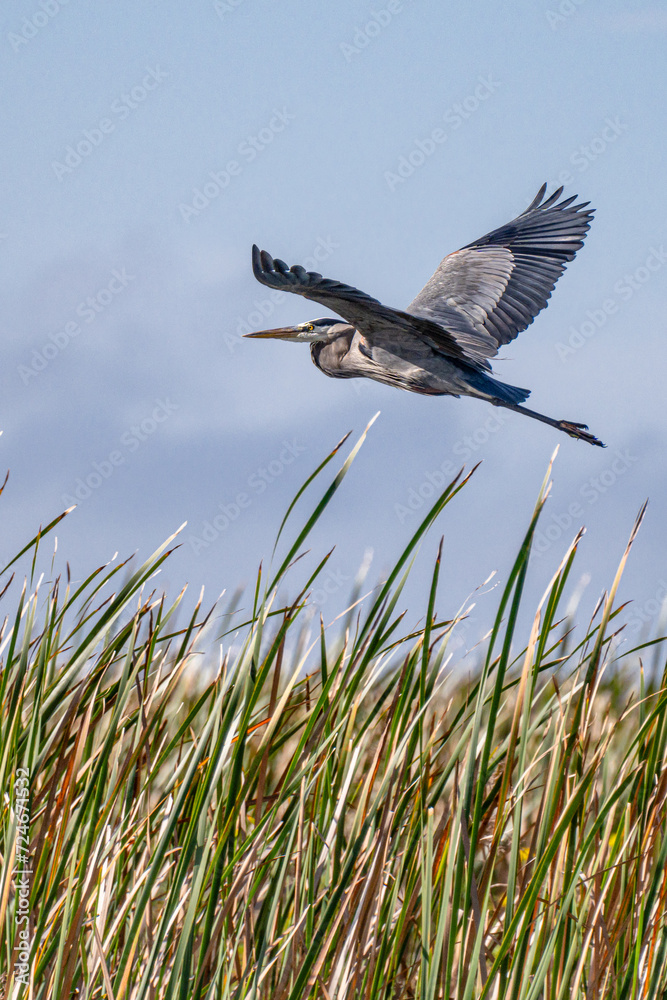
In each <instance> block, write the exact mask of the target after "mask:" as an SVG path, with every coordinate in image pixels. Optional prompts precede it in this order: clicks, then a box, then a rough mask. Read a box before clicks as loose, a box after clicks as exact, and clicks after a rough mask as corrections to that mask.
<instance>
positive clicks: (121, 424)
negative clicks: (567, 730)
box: [0, 0, 667, 636]
mask: <svg viewBox="0 0 667 1000" xmlns="http://www.w3.org/2000/svg"><path fill="white" fill-rule="evenodd" d="M0 18H1V20H0V44H2V46H3V48H4V53H3V58H2V60H1V61H0V78H1V82H2V90H3V95H4V101H3V108H2V111H1V114H2V118H3V152H4V161H5V167H4V177H5V184H4V186H3V189H4V198H3V199H2V206H1V209H0V269H1V271H2V278H3V287H4V288H5V290H6V294H5V299H4V306H5V307H4V309H3V318H2V324H3V330H2V342H3V346H4V355H5V357H4V364H3V370H2V403H1V406H0V428H1V429H2V431H3V433H2V437H0V449H1V459H2V464H3V465H4V466H5V467H6V468H9V469H10V473H11V474H10V482H9V486H8V487H7V490H6V492H5V494H4V495H3V497H2V503H3V516H4V522H3V523H4V532H3V538H2V543H1V544H0V555H1V556H3V557H9V556H10V555H12V554H13V553H14V551H15V550H16V549H17V548H18V547H19V546H20V545H21V544H23V543H24V542H25V540H27V538H28V537H30V536H31V535H32V534H33V533H34V531H35V529H36V527H37V525H38V524H39V523H40V522H46V521H47V520H49V519H50V518H51V517H53V516H55V515H56V514H57V513H59V512H60V511H61V510H62V509H63V508H64V507H65V506H67V504H68V502H69V499H70V498H72V497H74V498H75V499H77V500H78V502H79V506H78V507H77V510H76V511H74V512H73V513H72V514H71V515H70V516H69V517H68V518H67V519H66V520H65V521H64V522H63V524H62V525H61V526H60V529H59V552H60V554H61V556H62V558H63V559H64V558H67V559H68V560H69V562H70V565H71V566H72V571H73V573H74V575H75V577H79V576H83V575H84V574H85V573H86V572H88V571H89V570H90V569H91V568H92V567H94V566H95V565H97V564H98V563H100V562H103V561H106V560H107V559H109V558H110V557H111V556H112V555H113V554H114V552H116V551H119V552H120V553H121V554H122V555H128V554H129V553H131V552H133V551H135V550H138V552H139V554H140V555H141V556H146V555H148V554H149V553H150V551H152V550H153V549H154V548H155V547H157V545H158V544H160V543H161V542H162V541H163V540H164V538H165V537H167V535H169V534H170V533H171V532H172V531H174V530H175V529H176V528H177V527H178V526H179V525H180V524H181V523H182V522H184V521H187V522H188V525H187V527H186V528H185V529H184V531H183V534H182V541H183V544H182V546H181V548H180V549H179V550H178V552H177V553H175V555H174V557H173V558H172V559H171V561H170V563H169V565H168V568H167V569H166V570H165V572H164V573H163V578H164V586H166V587H168V588H169V589H170V591H172V592H176V590H179V589H180V587H181V586H182V585H183V584H184V583H185V582H186V581H187V582H189V583H190V585H191V586H192V588H193V590H194V591H195V592H198V591H199V588H200V586H201V585H202V584H205V585H206V588H207V593H208V594H209V596H210V598H211V600H212V599H213V598H214V597H215V596H216V595H217V594H218V593H219V592H220V591H221V590H222V589H223V588H227V589H228V590H232V589H234V588H235V587H236V586H237V585H238V584H239V583H241V582H243V581H247V580H252V578H253V576H254V573H255V570H256V566H257V564H258V562H259V560H260V559H261V558H262V557H266V556H268V554H269V553H270V549H271V545H272V541H273V538H274V536H275V532H276V529H277V526H278V525H279V523H280V520H281V518H282V514H283V512H284V510H285V507H286V505H287V503H288V502H289V500H290V498H291V496H292V495H293V494H294V492H295V491H296V489H297V488H298V486H299V485H300V483H301V482H302V481H303V479H304V478H305V477H306V476H307V475H308V474H309V473H310V472H311V471H312V469H313V468H314V467H315V465H316V464H317V463H318V461H319V460H320V459H321V458H322V457H323V455H324V454H325V453H326V452H327V451H328V450H329V449H330V448H331V447H333V445H334V444H335V443H336V442H337V441H338V440H339V439H340V438H341V437H342V435H343V434H344V433H346V432H347V431H348V430H350V429H354V431H355V433H360V432H361V431H362V430H363V428H364V426H365V425H366V423H367V422H368V420H369V419H370V418H371V416H372V415H373V414H374V413H375V412H376V411H377V410H381V416H380V417H379V419H378V421H377V422H376V423H375V425H374V426H373V428H372V430H371V433H370V435H369V438H368V440H367V442H366V445H365V447H364V449H363V451H362V453H361V454H360V456H359V458H358V459H357V461H356V462H355V465H354V466H353V469H352V471H351V473H350V474H349V476H348V478H347V479H346V481H345V483H344V486H343V487H342V488H341V490H340V491H339V493H338V494H337V496H336V498H335V500H334V502H333V503H332V504H331V506H330V508H329V510H328V512H327V514H326V517H325V518H324V519H323V520H322V522H321V523H320V525H319V527H318V530H317V532H316V534H315V535H314V536H313V539H312V550H313V558H314V556H315V555H321V554H323V553H324V552H325V551H327V550H328V549H329V548H330V547H331V545H332V544H334V543H335V544H336V550H335V552H334V554H333V556H332V558H331V561H330V567H331V569H330V575H329V577H328V584H327V587H326V588H325V586H324V583H323V585H322V587H321V588H319V592H318V593H317V595H316V599H317V601H318V602H319V604H318V606H319V607H320V608H321V610H322V612H323V614H324V615H325V618H326V617H327V616H328V615H329V613H331V617H333V615H334V614H335V613H336V612H337V611H338V610H340V607H342V605H343V602H344V598H345V596H346V593H347V589H348V588H349V586H350V584H351V580H352V578H353V576H354V573H355V571H356V569H357V567H358V565H359V564H360V562H361V561H362V560H363V558H364V553H365V552H367V550H369V549H371V550H373V553H374V556H373V563H372V566H371V570H370V574H369V580H374V579H377V576H378V575H379V574H381V573H382V571H383V570H385V569H386V568H387V567H389V566H391V564H392V560H393V558H395V556H396V555H397V554H398V552H400V550H401V549H402V547H403V545H404V544H405V542H406V540H407V538H408V536H409V533H410V530H411V529H413V528H415V527H416V525H417V523H418V517H419V513H420V510H421V511H422V512H423V511H425V510H426V503H427V500H428V498H429V492H430V490H432V489H434V484H437V483H438V482H440V479H441V477H442V476H443V475H445V471H447V472H448V470H449V469H450V467H452V466H455V467H456V468H458V467H460V466H461V465H463V464H464V463H465V464H466V465H467V467H470V465H471V464H473V463H474V462H476V461H478V460H480V459H481V460H482V465H481V466H480V468H479V469H478V471H477V473H476V474H475V476H474V477H473V480H472V481H471V483H470V484H469V485H468V487H467V488H466V490H465V493H464V494H463V495H462V496H460V497H459V498H458V499H457V500H456V501H455V503H454V504H453V505H452V506H451V507H449V508H448V510H447V511H446V513H445V514H444V515H443V517H442V519H441V522H440V524H439V531H435V532H434V533H433V534H432V535H431V536H430V537H429V538H428V540H427V541H426V542H425V543H424V545H423V546H422V549H421V553H420V556H419V560H418V563H417V567H416V571H415V575H414V578H413V581H412V583H411V585H410V588H409V589H408V591H407V592H406V602H407V603H408V604H409V607H410V611H411V614H413V617H414V618H415V619H416V618H417V617H418V616H419V614H420V613H421V611H422V609H423V607H424V605H425V595H426V588H427V580H428V576H429V575H430V566H431V563H432V560H433V557H434V555H435V550H436V547H437V541H438V535H439V533H440V532H442V533H443V534H444V536H445V549H444V551H445V558H444V571H443V585H442V592H441V598H440V611H441V613H442V614H449V613H451V612H452V611H455V610H456V608H458V606H459V605H460V603H461V602H462V601H463V600H464V599H465V597H466V596H467V594H468V593H469V592H471V591H472V590H474V588H475V587H477V586H478V585H479V584H480V583H481V582H482V581H483V580H484V579H485V578H486V577H487V576H488V575H489V573H490V572H491V571H492V570H496V571H497V579H498V580H500V581H501V582H502V581H503V580H504V579H506V576H507V572H508V567H509V565H510V560H511V558H512V556H513V555H514V554H515V552H516V549H517V545H518V542H519V540H520V538H521V536H522V533H523V531H524V530H525V526H526V524H527V521H528V518H529V516H530V512H531V511H532V507H533V504H534V501H535V497H536V495H537V491H538V488H539V485H540V483H541V481H542V478H543V476H544V472H545V469H546V466H547V463H548V460H549V457H550V456H551V454H552V452H553V450H554V448H555V446H556V445H557V444H559V445H560V451H559V454H558V457H557V460H556V465H555V470H554V488H553V493H552V497H551V499H550V500H549V502H548V505H547V510H546V511H545V515H544V520H543V535H542V538H541V542H540V549H541V551H540V552H539V554H538V555H537V556H536V557H535V558H534V559H533V563H532V567H531V576H530V587H531V589H532V591H533V592H534V594H535V595H538V594H539V593H540V592H541V588H542V587H543V586H544V584H545V583H546V581H548V579H549V577H550V575H551V573H552V572H553V570H554V568H555V566H556V565H557V562H558V559H559V558H560V555H561V554H562V552H563V551H564V549H565V547H566V545H567V543H568V542H569V540H570V538H571V537H572V535H573V534H574V532H575V531H576V529H577V528H578V527H579V526H580V524H585V525H586V527H587V534H586V537H585V539H584V543H583V545H582V549H581V554H580V556H579V559H578V567H579V568H578V573H577V580H578V579H579V578H580V577H581V576H582V574H587V576H588V577H589V578H590V579H589V582H588V585H587V588H586V590H585V599H584V600H585V602H586V601H588V604H589V605H590V606H592V605H593V604H594V602H595V600H596V598H597V596H598V595H599V593H600V591H601V590H602V588H604V587H605V586H608V585H609V583H610V579H611V575H612V573H613V570H614V568H615V566H616V564H617V562H618V559H619V558H620V555H621V553H622V550H623V547H624V544H625V541H626V538H627V535H628V533H629V531H630V528H631V526H632V522H633V520H634V516H635V514H636V512H637V510H638V509H639V507H640V505H641V503H642V501H643V500H644V499H645V498H646V497H647V496H648V497H649V498H650V501H651V502H650V505H649V512H648V515H647V520H646V523H645V526H644V529H643V531H642V533H641V534H640V536H639V539H638V541H637V544H636V547H635V550H634V552H633V556H632V559H631V561H630V564H629V566H628V571H627V575H626V581H625V585H624V590H623V593H624V595H625V596H627V597H632V598H633V599H634V600H635V609H636V612H637V614H638V615H639V618H641V616H642V615H643V616H644V617H645V618H652V617H654V616H655V608H657V606H658V604H659V603H660V601H661V599H662V597H663V596H664V594H665V592H667V583H666V582H665V581H666V580H667V565H666V564H665V559H664V551H665V541H666V538H667V528H666V525H667V490H666V485H667V457H666V455H665V449H664V443H663V442H664V425H665V402H664V392H663V383H664V372H665V361H666V358H667V346H666V345H665V319H664V301H665V285H666V277H667V255H666V254H665V250H666V246H665V244H667V233H666V232H665V228H666V227H665V194H664V163H665V160H666V158H667V157H666V153H667V150H666V149H665V146H666V144H667V139H666V136H667V129H666V127H665V125H666V122H665V113H664V101H663V93H664V46H665V36H666V34H667V12H666V11H665V8H664V7H662V6H658V5H657V4H651V3H633V2H626V3H623V4H621V3H613V2H612V3H606V4H602V3H600V2H596V0H580V2H578V3H576V2H574V0H559V2H553V0H548V2H544V3H541V2H540V3H531V4H527V3H526V4H515V5H512V6H511V9H509V10H508V8H507V5H502V4H499V3H481V4H476V5H474V6H473V5H460V4H449V3H447V4H435V3H430V4H429V3H426V2H425V0H401V2H397V0H391V2H389V0H376V2H375V3H370V2H352V0H339V2H338V3H336V4H331V5H319V6H317V7H316V6H315V5H313V4H312V3H310V4H309V3H305V2H301V0H293V2H289V3H284V4H275V3H272V2H269V0H228V2H227V0H219V2H217V3H215V2H213V0H211V2H206V3H200V4H193V5H185V4H176V3H174V2H163V3H160V4H157V3H145V4H141V5H133V4H130V3H126V2H119V3H116V4H114V5H113V6H108V5H96V4H92V3H86V2H83V0H69V2H68V3H66V4H62V3H60V2H58V0H41V2H40V0H34V2H33V0H30V2H25V3H24V2H17V0H11V2H9V3H7V4H5V5H4V6H3V10H2V14H1V15H0ZM436 134H437V141H435V139H434V136H435V135H436ZM545 180H546V181H548V182H549V184H550V186H554V185H555V184H558V183H561V182H564V183H565V184H566V193H567V194H579V195H580V197H581V198H582V199H584V200H590V201H591V202H592V204H593V206H594V207H595V209H596V218H595V221H594V223H593V226H592V228H591V231H590V233H589V235H588V238H587V240H586V245H585V247H584V248H583V250H582V251H581V252H580V254H579V255H578V257H577V259H576V261H574V262H573V264H572V265H570V267H569V268H568V270H567V271H566V273H565V275H564V276H563V277H562V278H561V280H560V281H559V283H558V285H557V287H556V291H555V293H554V296H553V299H552V301H551V303H550V305H549V308H548V310H547V311H546V312H544V313H542V314H541V315H540V316H539V317H538V319H537V321H536V322H535V324H534V325H533V326H531V327H530V328H529V329H528V330H527V331H526V332H525V333H523V334H522V335H521V336H520V337H519V338H518V340H517V341H515V342H514V343H512V344H511V345H509V346H508V348H506V349H504V350H503V351H502V352H501V358H502V359H504V360H498V361H497V362H496V363H495V364H494V370H495V372H496V374H497V375H498V376H499V377H500V378H502V379H504V380H505V381H508V382H511V383H513V384H515V385H522V386H524V385H525V386H529V387H531V388H532V390H533V392H532V396H531V403H530V405H532V406H533V407H534V408H535V409H538V410H541V411H542V412H545V413H548V414H550V415H553V416H555V417H558V418H567V419H573V420H579V421H585V422H586V423H588V424H589V425H590V427H591V429H592V431H593V432H594V433H596V434H597V435H599V436H600V437H601V438H602V439H603V440H605V441H606V442H607V443H608V448H607V450H606V451H601V450H598V449H592V448H590V447H587V446H586V445H584V444H582V443H579V442H576V441H572V440H570V439H569V438H567V437H565V436H564V435H559V434H557V433H556V432H555V431H552V430H551V429H550V428H548V427H545V426H542V425H540V424H538V423H536V422H533V421H529V420H527V419H525V418H523V417H520V416H518V415H515V414H508V415H507V416H508V419H501V420H498V411H497V410H494V409H493V408H491V407H489V406H487V405H486V404H482V403H479V402H477V401H474V400H465V399H464V400H453V399H446V398H444V399H429V398H422V397H418V396H415V395H413V394H407V393H399V392H394V391H392V390H390V389H387V388H385V387H383V386H380V385H377V384H373V383H370V382H366V381H350V382H338V381H335V380H329V379H326V378H324V377H323V376H322V375H321V373H319V372H317V371H316V369H315V368H314V367H313V366H312V364H311V361H310V357H309V352H308V350H307V349H306V348H304V347H297V346H293V345H289V344H285V343H273V344H270V343H259V342H252V341H243V340H242V339H241V336H240V334H241V333H242V332H244V331H245V330H247V329H249V328H253V329H254V328H257V327H262V326H276V325H280V324H281V323H291V322H297V321H300V320H304V319H307V318H309V317H311V316H314V315H320V314H321V313H322V308H321V307H317V306H315V308H314V309H313V306H312V305H311V304H309V303H307V302H304V301H303V300H301V299H299V298H297V297H295V296H291V297H290V296H284V297H282V298H281V299H280V300H279V301H275V300H273V299H272V298H271V297H270V294H269V291H268V289H266V288H264V287H263V286H260V285H258V284H257V283H256V282H255V280H254V278H253V276H252V272H251V269H250V246H251V244H252V243H253V242H257V243H258V244H259V245H260V246H262V247H265V248H266V249H267V250H269V252H271V253H272V254H274V255H275V256H279V257H282V258H283V259H286V260H287V261H288V262H289V263H306V265H307V266H309V267H313V266H316V267H317V269H318V270H321V271H322V272H323V273H325V274H326V275H328V276H330V277H334V278H338V279H340V280H343V281H347V282H349V283H351V284H354V285H357V286H358V287H360V288H363V289H364V290H365V291H367V292H369V293H370V294H371V295H374V296H376V297H378V298H380V299H381V300H383V301H386V302H387V303H389V304H392V305H394V306H397V307H402V306H404V305H405V304H407V302H409V301H410V300H411V299H412V298H413V297H414V295H415V294H416V292H417V291H418V290H419V288H420V287H421V286H422V285H423V284H424V282H425V281H426V280H427V278H428V277H429V276H430V274H431V273H432V271H433V270H434V268H435V266H436V265H437V263H438V261H439V260H440V259H441V257H442V256H443V255H444V254H445V253H447V252H449V251H451V250H454V249H457V248H458V247H459V246H462V245H464V244H465V243H468V242H470V240H472V239H474V238H476V237H478V236H481V235H482V234H483V233H485V232H487V231H488V230H490V229H491V228H493V227H495V226H497V225H500V224H502V223H504V222H506V221H508V220H509V219H510V218H512V217H513V216H514V215H516V214H517V213H518V212H520V211H522V210H523V208H525V206H526V205H527V204H528V203H529V201H530V200H531V199H532V198H533V196H534V194H535V192H536V191H537V189H538V187H539V186H540V184H541V183H542V182H543V181H545ZM318 310H319V312H318ZM504 416H505V415H504V414H503V417H504ZM86 484H88V485H86ZM77 491H78V496H77ZM216 519H217V520H216ZM214 523H215V524H217V528H214V527H210V528H209V529H208V530H207V527H206V526H207V524H208V525H211V526H213V524H214ZM202 543H205V544H202ZM324 582H326V581H324ZM574 583H576V580H575V581H573V584H574ZM495 600H496V595H495V594H494V593H491V594H487V595H482V596H481V597H480V599H479V601H478V605H477V608H476V610H475V612H474V614H473V617H472V620H471V629H469V631H468V636H474V635H475V634H476V630H477V631H479V630H481V629H482V628H483V627H484V625H485V623H486V622H487V621H488V618H489V615H490V614H491V613H492V611H493V609H494V603H495ZM637 620H639V619H637ZM635 624H637V621H635Z"/></svg>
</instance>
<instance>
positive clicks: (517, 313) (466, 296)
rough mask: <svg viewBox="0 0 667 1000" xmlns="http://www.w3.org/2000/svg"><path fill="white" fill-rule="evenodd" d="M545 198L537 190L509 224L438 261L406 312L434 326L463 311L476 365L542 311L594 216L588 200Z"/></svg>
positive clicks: (580, 245)
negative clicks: (472, 332) (471, 329)
mask: <svg viewBox="0 0 667 1000" xmlns="http://www.w3.org/2000/svg"><path fill="white" fill-rule="evenodd" d="M545 192H546V184H543V185H542V187H541V188H540V190H539V191H538V192H537V196H536V197H535V199H534V200H533V201H532V202H531V204H530V205H529V206H528V208H527V209H526V211H525V212H523V213H522V214H521V215H519V216H517V218H516V219H513V220H512V222H508V223H507V225H505V226H501V227H500V229H494V231H493V232H492V233H487V235H486V236H482V238H481V239H479V240H475V242H474V243H469V244H468V245H467V246H465V247H463V249H461V250H456V251H455V252H454V253H450V254H449V255H448V256H447V257H445V258H444V260H443V261H441V263H440V265H439V267H438V269H437V271H436V272H435V274H434V275H433V277H432V278H431V279H430V281H429V282H428V283H427V284H426V285H425V286H424V287H423V288H422V290H421V292H420V293H419V295H418V296H417V298H416V299H415V300H414V301H413V302H411V303H410V305H409V306H408V308H407V310H406V311H407V312H408V313H412V314H413V315H415V316H420V317H423V318H427V319H431V320H433V321H434V322H436V323H445V320H446V317H448V316H449V314H450V312H451V310H452V309H455V310H458V311H460V312H462V313H463V314H464V315H465V316H466V317H467V318H468V319H469V320H470V321H471V323H472V325H473V326H474V329H475V336H474V337H473V341H472V343H470V344H469V345H467V347H468V351H469V354H470V355H472V357H473V358H475V359H476V360H480V359H482V358H489V357H492V356H493V355H494V354H495V353H496V352H497V350H498V348H499V347H500V345H501V344H508V343H509V342H510V341H511V340H514V338H515V337H516V336H517V334H519V333H521V331H522V330H525V329H526V327H527V326H529V325H530V324H531V323H532V322H533V320H534V319H535V317H536V316H537V314H538V313H539V312H540V310H542V309H544V307H545V306H546V304H547V300H548V299H549V297H550V295H551V292H552V291H553V288H554V285H555V284H556V282H557V281H558V279H559V277H560V276H561V274H562V273H563V271H564V270H565V265H566V264H567V262H568V261H570V260H572V258H573V257H574V255H575V254H576V252H577V250H579V249H581V247H582V245H583V240H584V237H585V235H586V233H587V231H588V229H589V227H590V220H591V219H592V216H593V210H592V209H588V210H587V211H586V207H587V205H588V204H589V202H584V203H582V204H580V205H573V204H572V202H573V201H574V200H575V199H576V195H574V196H573V197H572V198H566V199H565V200H564V201H561V202H560V203H558V199H559V198H560V196H561V194H562V192H563V189H562V187H560V188H558V190H557V191H554V193H553V194H552V195H551V196H550V197H549V198H547V199H546V201H543V200H542V199H543V198H544V194H545Z"/></svg>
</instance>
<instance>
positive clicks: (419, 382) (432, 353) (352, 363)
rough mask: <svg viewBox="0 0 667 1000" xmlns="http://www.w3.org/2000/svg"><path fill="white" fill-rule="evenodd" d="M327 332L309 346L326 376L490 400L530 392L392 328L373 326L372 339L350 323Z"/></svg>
mask: <svg viewBox="0 0 667 1000" xmlns="http://www.w3.org/2000/svg"><path fill="white" fill-rule="evenodd" d="M330 337H331V339H330V340H328V341H317V342H316V343H314V344H311V345H310V354H311V357H312V359H313V363H314V364H315V365H316V366H317V367H318V368H319V369H320V371H321V372H324V374H325V375H328V376H329V377H330V378H371V379H373V380H374V381H376V382H382V383H383V384H384V385H390V386H393V387H394V388H396V389H407V390H408V391H410V392H419V393H422V394H424V395H427V396H447V395H449V396H457V397H458V396H460V395H465V396H477V397H478V398H479V399H486V400H488V401H490V402H496V401H498V400H502V401H504V402H508V403H522V402H523V401H524V400H525V399H527V398H528V396H529V395H530V393H529V391H528V390H527V389H519V388H518V387H517V386H513V385H506V384H505V383H503V382H498V381H497V380H496V379H494V378H491V376H489V375H487V374H486V373H484V372H482V371H479V370H478V369H476V368H472V367H471V366H470V365H466V364H465V362H463V361H461V362H458V361H456V360H454V359H452V358H448V357H446V356H445V355H444V354H441V353H440V352H438V351H437V350H434V349H433V348H432V347H429V345H428V344H426V343H425V342H424V341H423V340H420V339H418V338H413V339H410V340H406V338H405V337H401V336H400V335H399V336H397V335H396V334H395V333H394V331H393V330H391V329H388V330H384V331H383V330H381V329H378V330H374V331H373V336H372V338H366V337H364V336H363V335H362V334H360V333H359V331H358V330H355V329H354V327H353V326H350V325H349V324H347V323H339V324H337V325H336V326H335V327H333V328H332V329H331V333H330Z"/></svg>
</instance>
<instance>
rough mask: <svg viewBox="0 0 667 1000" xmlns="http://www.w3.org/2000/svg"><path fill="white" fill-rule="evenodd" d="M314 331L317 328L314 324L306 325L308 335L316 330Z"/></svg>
mask: <svg viewBox="0 0 667 1000" xmlns="http://www.w3.org/2000/svg"><path fill="white" fill-rule="evenodd" d="M314 329H315V327H314V326H313V324H312V323H308V324H307V325H306V330H307V332H308V333H310V332H311V330H314Z"/></svg>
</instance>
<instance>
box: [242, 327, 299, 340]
mask: <svg viewBox="0 0 667 1000" xmlns="http://www.w3.org/2000/svg"><path fill="white" fill-rule="evenodd" d="M243 336H244V337H264V338H266V339H267V340H268V339H270V338H273V339H274V340H296V339H297V337H298V336H299V331H298V330H297V329H296V327H294V326H281V327H279V328H278V329H277V330H260V331H259V333H244V334H243Z"/></svg>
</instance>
